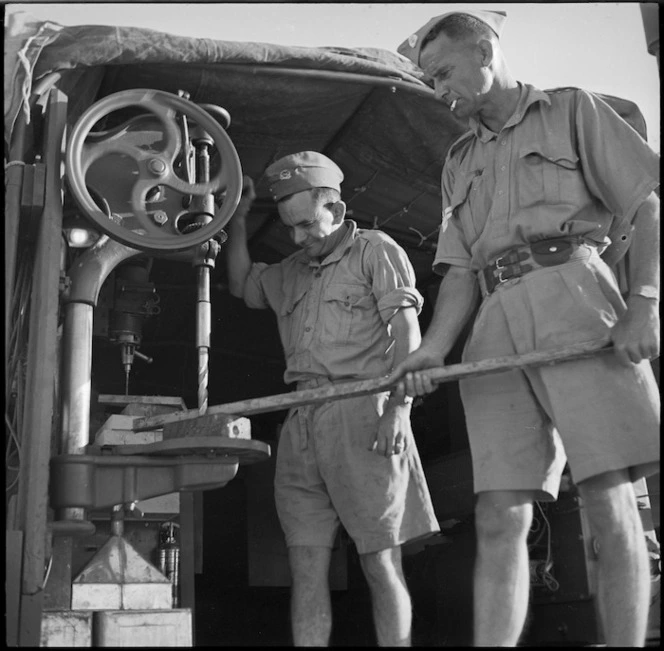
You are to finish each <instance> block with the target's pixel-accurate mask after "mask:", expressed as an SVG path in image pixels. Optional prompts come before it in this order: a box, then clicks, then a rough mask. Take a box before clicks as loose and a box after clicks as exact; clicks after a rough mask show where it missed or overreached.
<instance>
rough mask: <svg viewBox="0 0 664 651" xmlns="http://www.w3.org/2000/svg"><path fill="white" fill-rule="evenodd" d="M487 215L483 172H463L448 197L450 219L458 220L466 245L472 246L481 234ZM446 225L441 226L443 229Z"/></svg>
mask: <svg viewBox="0 0 664 651" xmlns="http://www.w3.org/2000/svg"><path fill="white" fill-rule="evenodd" d="M488 214H489V201H488V197H487V196H486V191H485V187H484V174H483V170H474V171H472V172H463V173H462V174H461V176H460V177H459V179H458V180H457V181H456V183H455V185H454V190H453V192H452V196H451V197H450V217H452V218H455V219H458V220H459V223H460V224H461V228H462V229H463V233H464V236H465V238H466V240H467V244H468V245H469V246H470V245H472V244H473V243H474V242H475V240H477V238H478V237H479V234H480V233H481V232H482V230H483V228H484V225H485V224H486V219H487V216H488ZM445 226H446V224H443V228H445Z"/></svg>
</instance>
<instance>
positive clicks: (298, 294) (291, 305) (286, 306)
mask: <svg viewBox="0 0 664 651" xmlns="http://www.w3.org/2000/svg"><path fill="white" fill-rule="evenodd" d="M307 289H308V287H306V286H302V287H300V288H299V289H296V291H295V292H293V293H292V294H291V295H290V296H287V297H286V299H285V300H284V302H283V303H282V305H281V309H280V310H279V314H280V315H281V316H287V315H289V314H291V313H292V312H293V310H294V309H295V307H296V306H297V304H298V303H299V302H300V301H301V300H302V297H303V296H304V295H305V294H306V293H307Z"/></svg>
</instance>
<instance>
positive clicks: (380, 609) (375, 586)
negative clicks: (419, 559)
mask: <svg viewBox="0 0 664 651" xmlns="http://www.w3.org/2000/svg"><path fill="white" fill-rule="evenodd" d="M360 563H361V565H362V570H363V571H364V576H365V577H366V579H367V583H368V584H369V590H370V591H371V603H372V608H373V616H374V625H375V627H376V637H377V639H378V644H379V646H410V629H411V626H412V621H413V614H412V606H411V601H410V594H409V593H408V587H407V586H406V580H405V578H404V575H403V569H402V567H401V548H400V547H392V548H390V549H384V550H382V551H379V552H373V553H369V554H361V555H360Z"/></svg>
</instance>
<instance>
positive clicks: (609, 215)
mask: <svg viewBox="0 0 664 651" xmlns="http://www.w3.org/2000/svg"><path fill="white" fill-rule="evenodd" d="M519 86H520V88H521V95H520V98H519V101H518V104H517V107H516V109H515V111H514V114H513V115H512V117H511V118H510V119H509V120H508V121H507V123H506V124H505V126H504V127H503V128H502V130H501V131H500V133H498V134H496V133H494V132H493V131H491V130H490V129H488V128H487V127H486V126H485V125H483V124H482V123H480V122H479V121H476V120H471V123H470V126H471V131H469V132H468V133H466V134H464V135H463V136H461V138H459V139H458V140H457V141H456V142H455V143H454V144H453V145H452V147H451V148H450V151H449V152H448V155H447V159H446V162H445V167H444V168H443V174H442V206H443V221H442V226H441V229H440V233H439V238H438V249H437V251H436V256H435V259H434V270H435V271H437V272H439V273H442V272H443V271H444V268H445V267H446V265H448V264H451V265H458V266H461V267H465V268H469V269H472V270H473V271H479V270H480V269H482V268H483V267H485V266H486V265H487V264H488V263H490V262H492V261H493V260H494V259H495V258H496V257H498V255H499V254H500V253H502V252H503V251H505V250H506V249H509V248H511V247H514V246H518V245H522V244H526V243H529V242H536V241H539V240H542V239H547V238H552V237H563V236H583V238H584V239H586V240H587V241H589V242H590V243H594V244H597V246H598V248H599V251H600V252H601V251H603V250H604V249H605V248H606V247H607V246H608V245H609V244H610V239H609V238H608V233H609V230H610V229H611V226H612V222H613V220H614V219H617V220H629V221H631V220H632V219H633V217H634V214H635V212H636V209H637V208H638V207H639V206H640V205H641V203H642V202H643V201H644V200H645V199H646V198H647V197H648V195H649V194H650V193H651V192H652V191H653V190H654V189H655V188H656V187H657V186H658V185H659V156H658V155H657V154H655V152H654V151H653V150H652V149H651V148H650V147H649V146H648V144H647V143H646V142H645V141H644V140H643V139H642V138H641V136H639V134H638V133H637V132H636V131H635V130H634V129H633V128H632V127H631V126H629V125H628V124H627V122H625V121H624V120H623V119H622V118H620V117H619V116H618V114H617V113H615V112H614V111H613V109H612V108H611V107H609V106H608V104H606V103H605V102H604V101H603V100H601V99H599V98H598V97H596V96H595V95H593V94H591V93H589V92H587V91H584V90H579V89H575V88H565V89H559V90H554V91H546V92H544V91H541V90H538V89H537V88H534V87H533V86H530V85H527V84H519Z"/></svg>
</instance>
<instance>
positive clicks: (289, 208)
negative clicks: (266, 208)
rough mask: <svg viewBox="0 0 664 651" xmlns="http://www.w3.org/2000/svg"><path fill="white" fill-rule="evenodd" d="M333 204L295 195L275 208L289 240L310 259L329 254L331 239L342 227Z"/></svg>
mask: <svg viewBox="0 0 664 651" xmlns="http://www.w3.org/2000/svg"><path fill="white" fill-rule="evenodd" d="M333 206H334V204H323V203H320V202H317V201H316V200H315V199H314V198H313V197H312V195H311V193H310V192H306V191H305V192H298V193H297V194H294V195H292V196H290V197H287V198H286V199H284V200H283V201H280V202H279V203H278V204H277V210H278V211H279V217H280V218H281V221H282V223H283V224H284V225H285V226H286V228H287V229H288V231H289V233H290V236H291V239H292V240H293V242H294V243H295V244H296V245H297V246H299V247H300V248H301V249H303V250H304V252H305V253H306V254H307V255H308V256H309V257H310V258H318V257H324V256H326V255H328V254H329V253H331V251H332V249H333V248H334V244H335V242H332V241H331V239H330V236H331V235H332V234H333V233H335V232H336V231H337V230H338V229H339V227H340V226H341V224H342V223H343V216H342V217H341V219H339V218H338V217H337V216H336V214H335V211H334V208H333Z"/></svg>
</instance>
